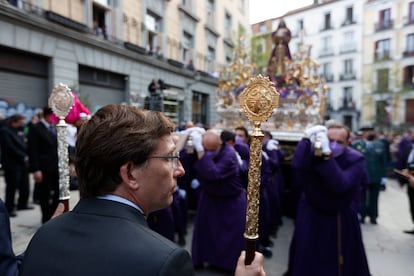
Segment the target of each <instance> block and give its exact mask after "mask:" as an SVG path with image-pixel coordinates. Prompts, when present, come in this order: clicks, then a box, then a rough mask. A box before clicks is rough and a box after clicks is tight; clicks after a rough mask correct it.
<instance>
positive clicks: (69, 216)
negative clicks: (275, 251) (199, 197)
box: [20, 105, 263, 276]
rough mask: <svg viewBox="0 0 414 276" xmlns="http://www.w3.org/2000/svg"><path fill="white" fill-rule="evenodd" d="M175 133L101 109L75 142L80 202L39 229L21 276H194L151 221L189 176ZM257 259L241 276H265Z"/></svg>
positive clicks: (116, 108) (143, 117)
mask: <svg viewBox="0 0 414 276" xmlns="http://www.w3.org/2000/svg"><path fill="white" fill-rule="evenodd" d="M173 130H174V126H173V123H172V122H171V121H170V120H169V119H168V118H167V117H165V116H164V115H163V114H162V113H160V112H156V111H144V110H140V109H138V108H135V107H132V106H128V105H107V106H105V107H103V108H101V109H100V110H98V111H97V112H96V113H95V115H94V116H92V118H91V119H90V120H89V122H88V123H86V124H85V125H83V126H82V128H81V130H80V132H79V134H78V137H77V144H76V155H75V166H76V173H77V176H78V179H79V187H80V195H81V200H80V201H79V203H78V204H77V205H76V206H75V207H74V209H73V211H71V212H68V213H65V214H63V215H61V216H59V217H57V218H55V219H53V220H51V221H49V222H48V223H47V224H45V225H44V226H43V227H41V228H40V229H39V231H38V232H37V233H36V234H35V236H34V237H33V239H32V240H31V242H30V244H29V246H28V249H27V251H26V253H25V256H24V259H23V264H22V268H21V271H20V275H22V276H25V275H61V276H64V275H78V276H79V275H80V276H81V275H88V276H89V275H194V270H193V266H192V262H191V258H190V255H189V253H188V252H187V251H186V250H185V249H182V248H180V247H178V246H177V245H175V244H174V243H173V242H171V241H169V240H167V239H166V238H164V237H162V236H160V235H159V234H157V233H155V232H153V231H151V230H150V229H149V228H148V225H147V222H146V216H147V215H148V214H149V213H151V212H153V211H155V210H159V209H162V208H165V207H167V206H168V205H170V204H171V203H172V200H173V193H174V191H175V189H176V186H177V177H180V176H182V175H183V174H184V169H183V167H182V165H181V163H180V162H179V159H178V157H179V156H178V155H177V154H176V146H175V143H174V141H173V138H172V135H171V133H172V131H173ZM258 256H259V257H258V258H255V261H254V265H253V266H242V265H240V266H238V268H239V269H240V270H241V271H240V272H241V273H242V274H239V275H263V273H262V272H263V268H262V267H261V266H260V261H261V260H262V259H261V256H260V255H258ZM243 257H244V255H242V256H241V259H242V260H241V261H243Z"/></svg>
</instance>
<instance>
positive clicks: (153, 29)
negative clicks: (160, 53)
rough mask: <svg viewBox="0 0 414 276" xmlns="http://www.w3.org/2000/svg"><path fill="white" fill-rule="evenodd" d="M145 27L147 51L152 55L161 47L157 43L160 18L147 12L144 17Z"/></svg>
mask: <svg viewBox="0 0 414 276" xmlns="http://www.w3.org/2000/svg"><path fill="white" fill-rule="evenodd" d="M145 27H146V29H147V50H148V52H149V53H150V54H154V53H155V52H156V50H157V48H159V47H160V46H161V45H158V44H160V43H159V42H158V38H157V37H158V34H159V33H160V32H161V18H159V17H157V16H156V15H155V14H153V13H151V12H150V11H147V14H146V15H145Z"/></svg>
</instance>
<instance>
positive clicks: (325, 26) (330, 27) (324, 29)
mask: <svg viewBox="0 0 414 276" xmlns="http://www.w3.org/2000/svg"><path fill="white" fill-rule="evenodd" d="M329 30H333V26H332V24H325V25H323V26H322V28H321V32H323V31H329Z"/></svg>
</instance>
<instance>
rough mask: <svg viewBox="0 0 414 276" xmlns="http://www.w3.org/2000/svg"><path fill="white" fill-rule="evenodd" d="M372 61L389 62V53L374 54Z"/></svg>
mask: <svg viewBox="0 0 414 276" xmlns="http://www.w3.org/2000/svg"><path fill="white" fill-rule="evenodd" d="M374 60H375V61H376V62H380V61H389V60H391V55H390V52H389V51H384V52H379V53H375V55H374Z"/></svg>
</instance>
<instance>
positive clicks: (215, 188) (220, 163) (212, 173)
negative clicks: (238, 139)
mask: <svg viewBox="0 0 414 276" xmlns="http://www.w3.org/2000/svg"><path fill="white" fill-rule="evenodd" d="M192 136H193V137H192V141H193V143H194V148H195V149H197V151H198V155H199V158H200V159H199V160H198V161H197V163H196V164H195V168H196V170H197V178H198V179H199V180H200V183H201V186H200V188H201V192H200V198H199V205H198V209H197V213H196V217H195V223H194V234H193V244H192V258H193V263H194V265H195V266H196V267H200V266H203V264H205V263H207V264H209V265H212V266H215V267H217V268H220V269H224V270H227V271H234V270H235V269H236V265H237V258H238V256H239V254H240V252H241V251H242V250H243V249H244V247H245V240H244V237H243V233H244V230H245V225H246V221H245V219H246V206H247V198H246V191H245V190H244V189H243V187H242V185H241V179H240V173H239V171H240V170H239V163H238V160H237V157H236V152H235V150H234V149H233V147H231V146H230V145H228V144H226V143H223V142H222V141H221V139H220V135H219V134H218V132H217V131H216V130H214V129H211V130H207V131H206V133H205V134H204V135H203V136H202V137H201V134H199V133H198V132H193V133H192ZM201 143H202V144H201Z"/></svg>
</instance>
